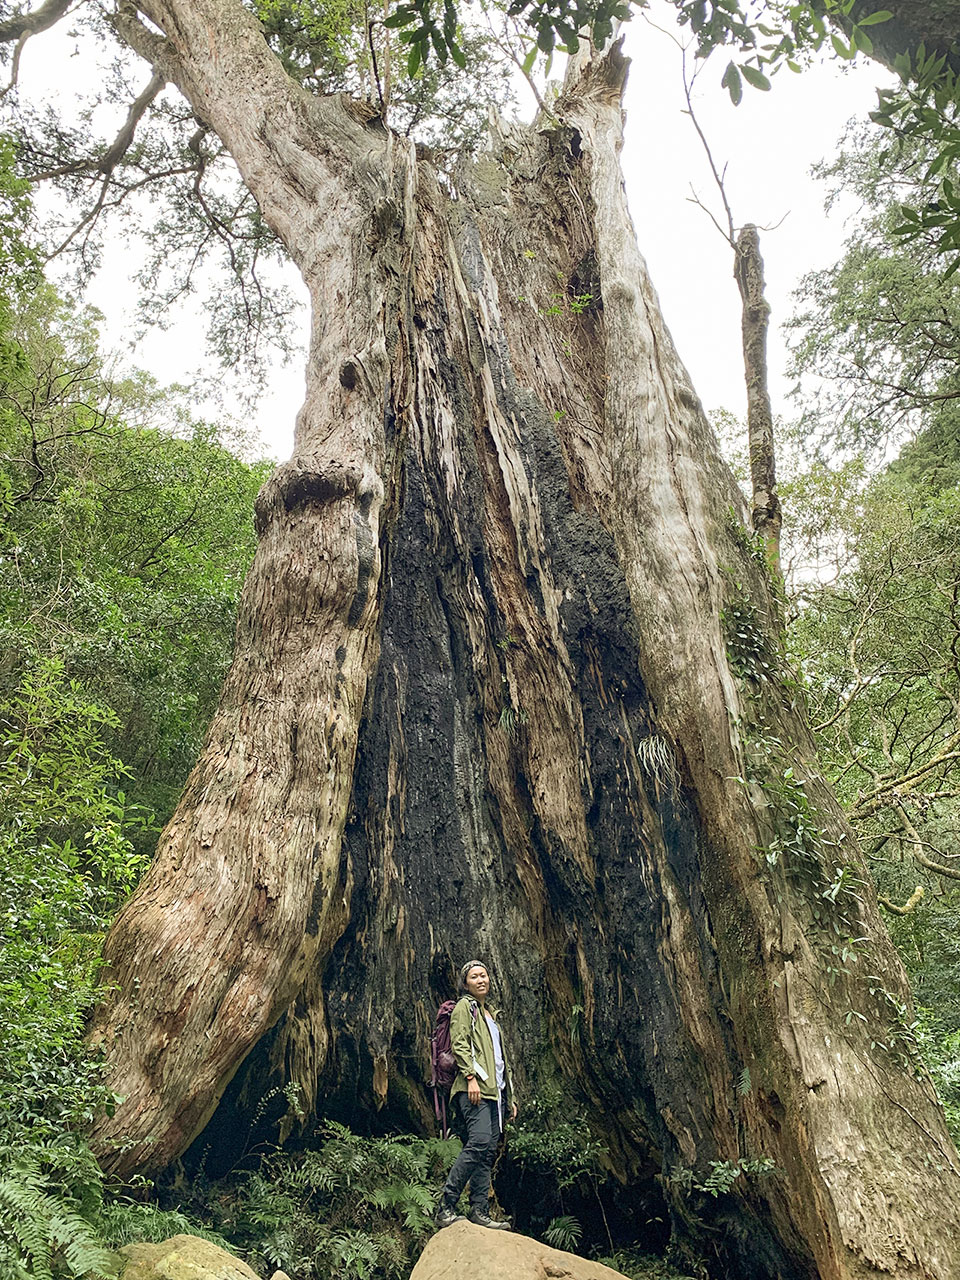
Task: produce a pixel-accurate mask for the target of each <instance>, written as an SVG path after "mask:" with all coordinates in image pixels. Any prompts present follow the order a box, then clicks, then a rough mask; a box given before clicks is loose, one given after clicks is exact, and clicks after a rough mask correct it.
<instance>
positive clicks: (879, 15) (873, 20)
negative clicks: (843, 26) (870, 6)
mask: <svg viewBox="0 0 960 1280" xmlns="http://www.w3.org/2000/svg"><path fill="white" fill-rule="evenodd" d="M892 17H893V14H892V13H891V12H890V10H889V9H878V10H877V12H876V13H870V14H868V15H867V16H866V17H865V18H860V19H858V21H857V26H858V27H875V26H876V25H877V23H878V22H889V21H890V19H891V18H892Z"/></svg>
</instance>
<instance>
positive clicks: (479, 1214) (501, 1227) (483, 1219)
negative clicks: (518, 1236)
mask: <svg viewBox="0 0 960 1280" xmlns="http://www.w3.org/2000/svg"><path fill="white" fill-rule="evenodd" d="M467 1221H468V1222H472V1223H473V1224H474V1226H477V1227H493V1229H494V1230H495V1231H510V1230H512V1228H511V1226H510V1223H509V1222H498V1221H497V1220H496V1218H491V1217H490V1215H489V1213H484V1211H483V1210H482V1209H471V1210H470V1212H469V1213H468V1214H467Z"/></svg>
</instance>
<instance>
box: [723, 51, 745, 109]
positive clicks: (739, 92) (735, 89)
mask: <svg viewBox="0 0 960 1280" xmlns="http://www.w3.org/2000/svg"><path fill="white" fill-rule="evenodd" d="M720 85H721V87H722V88H724V89H726V90H727V92H728V93H729V94H730V101H731V102H732V103H733V105H734V106H735V107H738V106H739V105H740V100H741V99H742V98H743V84H742V82H741V80H740V72H739V71H738V70H737V67H736V63H734V62H728V63H727V69H726V71H724V73H723V79H722V80H721V81H720Z"/></svg>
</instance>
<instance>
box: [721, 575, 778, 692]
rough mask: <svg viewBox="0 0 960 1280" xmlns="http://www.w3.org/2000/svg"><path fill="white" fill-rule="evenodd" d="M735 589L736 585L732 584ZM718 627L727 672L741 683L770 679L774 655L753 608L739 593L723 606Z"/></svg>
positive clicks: (755, 609) (774, 664) (774, 667)
mask: <svg viewBox="0 0 960 1280" xmlns="http://www.w3.org/2000/svg"><path fill="white" fill-rule="evenodd" d="M735 585H736V586H737V587H739V584H735ZM720 625H721V627H722V629H723V634H724V639H725V641H726V647H727V657H728V658H729V660H730V667H731V670H732V671H733V672H734V674H735V675H737V676H739V677H740V679H741V680H752V681H760V680H764V679H767V680H769V679H771V678H772V677H773V676H775V675H776V672H777V667H778V663H777V656H776V654H775V652H774V650H773V646H772V645H771V642H770V640H769V638H768V636H767V633H766V629H765V628H764V626H763V624H762V622H761V618H760V614H759V612H758V610H757V608H756V606H755V605H754V604H753V603H752V602H751V601H750V600H748V599H747V598H746V597H745V596H743V595H742V594H738V595H737V596H735V597H734V598H733V599H731V600H730V601H728V603H727V604H726V605H724V607H723V609H722V610H721V612H720Z"/></svg>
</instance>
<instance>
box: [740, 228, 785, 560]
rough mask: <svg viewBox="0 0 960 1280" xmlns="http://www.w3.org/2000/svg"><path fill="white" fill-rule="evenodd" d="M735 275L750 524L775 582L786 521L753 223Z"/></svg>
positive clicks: (743, 237) (744, 235) (766, 313)
mask: <svg viewBox="0 0 960 1280" xmlns="http://www.w3.org/2000/svg"><path fill="white" fill-rule="evenodd" d="M733 251H734V260H733V274H734V276H735V278H736V281H737V288H738V289H739V290H740V301H741V303H742V313H741V331H742V338H743V372H744V377H745V379H746V384H747V439H748V442H749V451H750V487H751V490H752V495H753V501H752V503H751V508H750V522H751V524H752V525H753V529H754V532H755V533H758V534H760V536H761V537H762V538H763V540H764V543H765V544H766V548H767V563H768V564H769V566H770V572H771V574H772V575H773V577H774V580H775V581H779V580H780V577H781V573H780V528H781V525H782V524H783V516H782V513H781V510H780V498H779V496H778V494H777V465H776V451H775V449H774V439H773V409H772V407H771V404H770V391H769V388H768V386H767V330H768V329H769V327H770V304H769V302H767V299H766V295H765V292H764V279H763V258H762V257H761V256H760V233H759V232H758V231H757V228H756V227H755V226H754V225H753V223H752V222H749V223H747V224H746V226H744V227H742V228H741V230H740V234H739V235H738V236H737V238H736V240H735V242H734V245H733Z"/></svg>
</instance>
